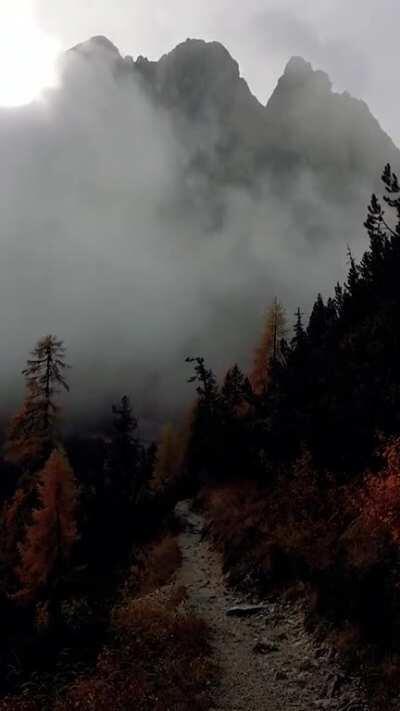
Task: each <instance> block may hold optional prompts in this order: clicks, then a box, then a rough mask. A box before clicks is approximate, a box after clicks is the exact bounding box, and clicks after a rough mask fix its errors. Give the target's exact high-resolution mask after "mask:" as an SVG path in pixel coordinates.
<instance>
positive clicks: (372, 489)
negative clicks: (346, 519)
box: [358, 437, 400, 545]
mask: <svg viewBox="0 0 400 711" xmlns="http://www.w3.org/2000/svg"><path fill="white" fill-rule="evenodd" d="M382 454H383V458H384V462H385V464H384V467H383V469H382V471H381V472H379V473H378V474H370V475H368V476H367V477H366V480H365V484H364V487H363V489H362V491H361V492H360V495H359V498H358V506H359V510H360V517H361V521H362V523H363V526H364V528H365V530H366V531H367V532H368V533H369V534H370V535H373V536H387V537H388V538H389V539H390V540H391V541H392V542H393V543H395V544H396V545H399V544H400V437H395V438H393V439H391V440H390V441H389V442H388V443H387V444H386V445H385V447H384V448H383V452H382Z"/></svg>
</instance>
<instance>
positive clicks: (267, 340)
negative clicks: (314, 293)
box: [249, 299, 286, 395]
mask: <svg viewBox="0 0 400 711" xmlns="http://www.w3.org/2000/svg"><path fill="white" fill-rule="evenodd" d="M285 335H286V315H285V310H284V308H283V306H282V304H281V303H280V302H279V301H278V300H277V299H275V300H274V302H273V303H272V305H271V306H270V307H269V309H268V311H267V315H266V321H265V327H264V332H263V335H262V338H261V342H260V344H259V346H258V347H257V349H256V352H255V356H254V363H253V369H252V371H251V373H250V377H249V380H250V384H251V386H252V388H253V391H254V392H255V393H256V394H257V395H261V394H262V393H263V392H264V390H265V389H266V388H267V387H268V381H269V376H270V366H271V362H272V360H273V359H274V358H276V359H278V360H279V359H280V358H281V357H282V352H281V341H282V339H283V338H285Z"/></svg>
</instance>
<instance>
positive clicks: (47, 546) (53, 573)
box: [17, 450, 78, 598]
mask: <svg viewBox="0 0 400 711" xmlns="http://www.w3.org/2000/svg"><path fill="white" fill-rule="evenodd" d="M37 487H38V499H39V508H38V509H37V510H35V511H34V513H33V518H32V524H31V525H30V526H29V528H28V529H27V532H26V536H25V540H24V541H23V543H22V544H21V545H20V546H19V551H20V559H21V562H20V565H19V567H18V570H17V575H18V578H19V580H20V582H21V584H22V592H21V594H20V596H21V597H28V598H29V597H34V596H35V594H36V593H37V592H38V591H39V590H41V589H43V588H45V587H46V586H47V585H48V584H49V582H50V580H51V579H52V578H53V579H54V577H57V576H59V575H61V574H62V573H63V572H64V569H65V565H66V563H67V561H68V558H69V556H70V552H71V548H72V546H73V544H74V543H75V541H76V540H77V535H78V532H77V526H76V508H77V485H76V482H75V477H74V473H73V471H72V468H71V466H70V464H69V463H68V461H67V459H66V457H65V455H64V454H63V453H61V452H60V451H59V450H54V451H53V452H52V454H51V455H50V457H49V459H48V461H47V463H46V465H45V466H44V468H43V470H42V471H41V473H40V474H39V477H38V485H37Z"/></svg>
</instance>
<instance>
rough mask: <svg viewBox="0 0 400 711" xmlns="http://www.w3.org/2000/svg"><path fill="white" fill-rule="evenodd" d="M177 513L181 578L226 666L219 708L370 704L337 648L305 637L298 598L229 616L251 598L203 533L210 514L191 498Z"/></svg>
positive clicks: (341, 708) (286, 709) (353, 710)
mask: <svg viewBox="0 0 400 711" xmlns="http://www.w3.org/2000/svg"><path fill="white" fill-rule="evenodd" d="M177 514H178V516H179V518H180V519H181V521H182V523H183V525H184V530H183V532H182V533H181V535H180V546H181V549H182V554H183V564H182V568H181V570H180V573H179V583H180V584H183V585H185V586H186V588H187V591H188V595H189V603H190V605H191V606H192V607H193V609H194V611H196V612H197V613H198V614H199V615H200V616H201V617H203V619H205V620H206V622H207V623H208V625H209V626H210V628H211V630H212V634H213V647H214V650H215V658H216V661H217V662H218V664H219V666H220V668H221V676H222V678H221V685H220V687H219V689H218V691H217V694H216V698H215V706H214V709H215V711H217V709H218V711H294V710H296V711H311V710H312V709H329V711H331V710H332V711H336V710H337V711H364V710H366V709H368V706H367V705H366V704H365V703H362V702H361V701H360V699H361V690H360V689H359V686H358V682H357V680H356V679H349V678H348V677H346V676H345V675H344V674H343V673H342V672H341V669H340V667H339V666H338V664H337V662H336V661H335V659H334V658H332V653H331V650H329V649H327V648H323V647H318V646H317V645H315V643H314V642H313V640H312V639H311V638H310V636H309V635H307V633H306V631H305V629H304V620H303V612H302V609H301V605H300V604H297V605H294V604H288V603H278V604H277V603H276V602H275V604H272V603H268V601H267V602H266V603H265V609H264V610H263V611H262V612H259V613H257V614H254V615H253V614H252V615H251V616H244V617H236V616H228V615H227V614H226V612H227V610H229V609H230V608H231V607H232V606H237V605H245V604H247V603H248V601H246V600H243V599H238V597H237V595H236V596H235V593H234V592H232V591H231V590H229V589H227V588H226V586H225V582H224V578H223V574H222V565H221V559H220V556H219V554H218V553H217V552H216V551H215V550H214V549H213V548H212V547H211V546H210V543H209V542H208V541H207V540H206V539H204V538H203V537H202V531H203V527H204V520H203V518H202V517H201V516H199V515H198V514H196V513H193V512H192V511H191V510H190V502H186V501H184V502H181V503H180V504H178V506H177ZM255 647H256V650H258V651H255ZM214 709H213V711H214Z"/></svg>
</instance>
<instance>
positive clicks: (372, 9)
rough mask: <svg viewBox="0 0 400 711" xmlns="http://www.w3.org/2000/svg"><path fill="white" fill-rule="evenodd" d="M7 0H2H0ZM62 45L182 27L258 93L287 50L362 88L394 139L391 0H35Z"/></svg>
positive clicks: (395, 19) (127, 39) (162, 35)
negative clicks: (224, 53) (227, 55)
mask: <svg viewBox="0 0 400 711" xmlns="http://www.w3.org/2000/svg"><path fill="white" fill-rule="evenodd" d="M2 2H7V3H8V2H9V0H0V4H1V3H2ZM36 6H37V7H36V11H37V13H38V17H39V19H40V24H41V25H42V26H43V28H45V29H46V30H47V31H48V32H50V33H51V34H53V35H56V36H57V37H58V38H59V39H60V41H61V43H62V46H63V47H68V46H70V45H72V44H74V43H77V42H80V41H82V40H84V39H87V38H88V37H89V36H91V35H94V34H104V35H106V36H107V37H109V38H110V39H111V40H112V41H113V42H114V43H115V44H116V45H117V46H118V47H119V48H120V50H121V52H122V53H123V54H131V55H133V56H134V57H136V56H138V55H139V54H143V55H144V56H147V57H149V58H158V57H159V56H160V55H162V54H163V53H165V52H168V51H169V50H170V49H171V48H172V47H173V46H175V45H176V44H178V43H179V42H181V41H183V40H185V39H186V38H187V37H199V38H203V39H207V40H211V39H216V40H219V41H221V42H222V43H223V44H225V46H226V47H227V48H228V49H229V50H230V52H231V53H232V55H233V56H234V57H235V58H236V59H237V61H238V62H239V64H240V67H241V72H242V75H243V76H244V77H245V78H246V79H247V81H248V83H249V85H250V87H251V89H252V91H253V92H254V93H255V94H256V95H257V96H258V97H259V99H260V100H261V101H262V102H263V103H265V101H266V100H267V98H268V97H269V95H270V93H271V91H272V89H273V87H274V85H275V82H276V80H277V78H278V77H279V76H280V74H281V73H282V70H283V67H284V65H285V63H286V61H287V59H288V58H289V57H290V56H292V55H296V54H299V55H302V56H304V58H305V59H307V60H309V61H311V62H312V63H313V64H314V65H315V66H316V67H319V68H322V69H325V70H326V71H327V72H328V73H329V74H330V76H331V79H332V81H333V83H334V86H335V87H336V88H337V89H338V90H343V89H347V90H348V91H349V92H350V93H352V94H353V95H354V96H356V97H359V98H364V99H365V100H366V101H367V102H368V104H369V106H370V108H371V110H372V111H373V113H374V114H375V115H376V116H377V118H378V119H379V120H380V122H381V124H382V126H383V128H384V129H385V130H386V131H387V132H388V133H390V134H391V136H392V137H393V139H394V140H395V141H396V142H397V144H400V122H399V119H400V104H399V101H398V96H397V63H398V53H399V50H398V46H399V45H398V27H399V25H400V2H398V0H379V2H378V0H353V1H352V2H351V3H350V2H348V0H318V1H316V0H247V1H246V2H245V3H243V4H242V7H240V4H239V3H238V2H237V0H236V1H234V0H213V1H212V2H208V1H207V0H201V1H200V2H199V0H198V1H197V2H188V0H153V1H152V2H149V0H36Z"/></svg>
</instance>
